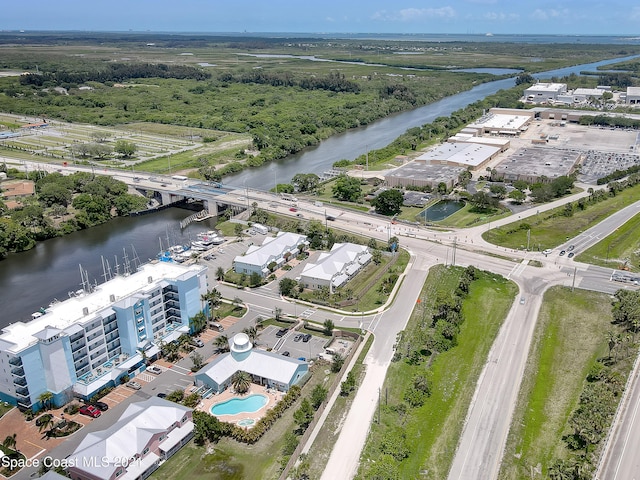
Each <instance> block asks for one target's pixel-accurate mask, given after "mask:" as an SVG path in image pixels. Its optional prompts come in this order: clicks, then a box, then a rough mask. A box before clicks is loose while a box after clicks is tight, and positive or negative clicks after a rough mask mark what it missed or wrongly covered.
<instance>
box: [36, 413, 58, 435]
mask: <svg viewBox="0 0 640 480" xmlns="http://www.w3.org/2000/svg"><path fill="white" fill-rule="evenodd" d="M54 423H55V422H54V420H53V415H51V414H50V413H46V414H44V415H42V416H41V417H40V418H38V420H36V425H38V432H42V431H43V430H46V429H47V428H49V427H53V424H54Z"/></svg>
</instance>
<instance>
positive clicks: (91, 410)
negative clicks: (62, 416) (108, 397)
mask: <svg viewBox="0 0 640 480" xmlns="http://www.w3.org/2000/svg"><path fill="white" fill-rule="evenodd" d="M79 411H80V413H81V414H82V415H86V416H87V417H93V418H97V417H99V416H100V415H102V413H101V412H100V410H98V408H97V407H94V406H93V405H84V406H82V407H80V410H79Z"/></svg>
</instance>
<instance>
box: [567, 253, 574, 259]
mask: <svg viewBox="0 0 640 480" xmlns="http://www.w3.org/2000/svg"><path fill="white" fill-rule="evenodd" d="M574 255H575V253H573V252H569V255H567V257H569V258H573V256H574Z"/></svg>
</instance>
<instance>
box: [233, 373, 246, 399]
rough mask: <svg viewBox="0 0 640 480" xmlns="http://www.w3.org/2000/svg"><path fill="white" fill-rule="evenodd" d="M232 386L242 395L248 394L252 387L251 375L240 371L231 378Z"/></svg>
mask: <svg viewBox="0 0 640 480" xmlns="http://www.w3.org/2000/svg"><path fill="white" fill-rule="evenodd" d="M231 385H232V386H233V388H234V390H235V391H236V392H238V393H240V394H242V393H247V392H248V391H249V388H250V387H251V375H249V374H248V373H247V372H245V371H242V370H238V371H237V372H236V373H234V374H233V376H232V377H231Z"/></svg>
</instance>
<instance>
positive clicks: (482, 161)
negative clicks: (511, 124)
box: [415, 142, 501, 170]
mask: <svg viewBox="0 0 640 480" xmlns="http://www.w3.org/2000/svg"><path fill="white" fill-rule="evenodd" d="M500 151H501V148H500V147H496V146H492V145H481V144H479V143H471V142H470V143H443V144H441V145H438V146H437V147H435V148H433V149H432V150H429V151H428V152H425V153H423V154H422V155H420V156H419V157H417V158H416V159H415V162H423V163H426V164H430V165H449V166H452V167H463V168H469V169H471V170H478V169H480V168H482V167H483V166H484V165H486V164H487V163H488V162H490V161H491V160H493V159H494V158H495V157H496V156H497V155H498V154H499V153H500Z"/></svg>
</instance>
